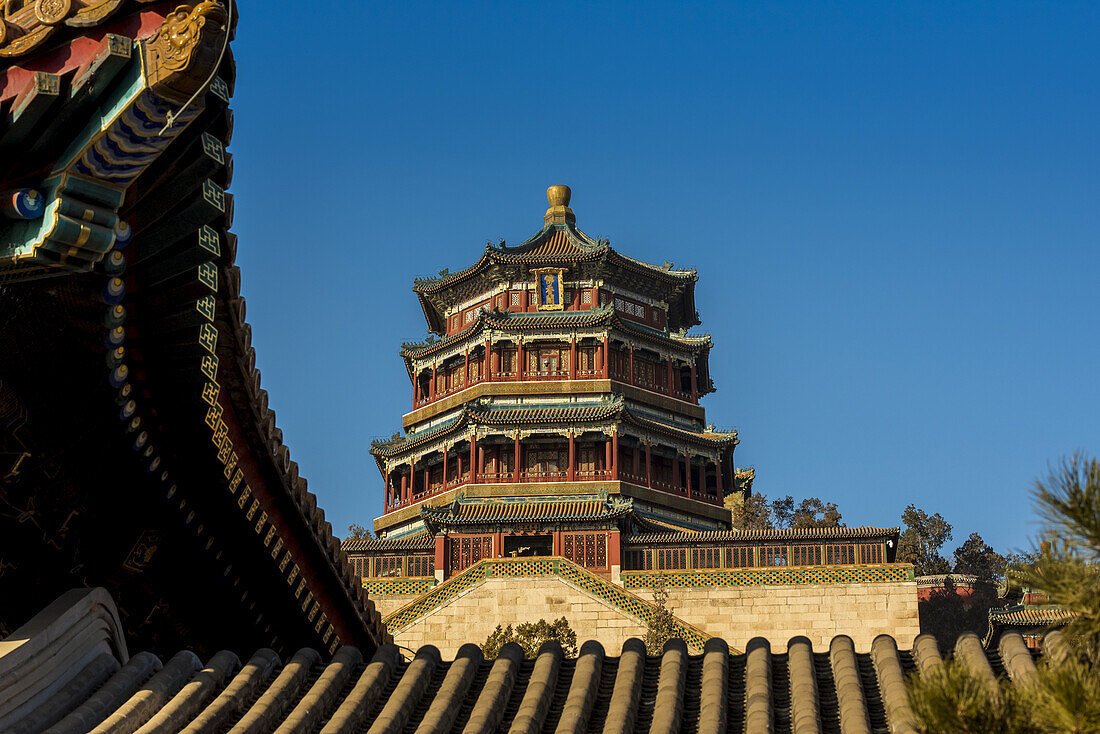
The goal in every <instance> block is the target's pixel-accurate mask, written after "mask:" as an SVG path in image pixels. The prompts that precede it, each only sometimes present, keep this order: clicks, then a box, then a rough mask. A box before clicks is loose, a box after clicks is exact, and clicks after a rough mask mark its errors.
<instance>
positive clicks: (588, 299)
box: [581, 290, 592, 303]
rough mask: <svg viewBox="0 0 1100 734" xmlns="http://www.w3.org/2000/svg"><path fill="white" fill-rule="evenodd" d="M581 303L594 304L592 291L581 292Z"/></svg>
mask: <svg viewBox="0 0 1100 734" xmlns="http://www.w3.org/2000/svg"><path fill="white" fill-rule="evenodd" d="M581 303H592V291H589V290H584V291H581Z"/></svg>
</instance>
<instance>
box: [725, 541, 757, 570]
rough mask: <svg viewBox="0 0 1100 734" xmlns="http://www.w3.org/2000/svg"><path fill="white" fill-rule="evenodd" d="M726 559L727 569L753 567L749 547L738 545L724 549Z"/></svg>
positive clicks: (753, 562) (753, 563)
mask: <svg viewBox="0 0 1100 734" xmlns="http://www.w3.org/2000/svg"><path fill="white" fill-rule="evenodd" d="M726 559H727V560H726V566H727V567H728V568H749V567H751V566H754V565H755V561H753V557H752V548H751V547H750V546H745V545H740V546H734V547H733V548H726Z"/></svg>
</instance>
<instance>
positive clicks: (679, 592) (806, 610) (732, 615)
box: [635, 581, 920, 652]
mask: <svg viewBox="0 0 1100 734" xmlns="http://www.w3.org/2000/svg"><path fill="white" fill-rule="evenodd" d="M635 593H636V594H638V595H639V596H641V597H643V598H646V599H648V598H651V596H650V595H649V594H647V593H646V592H645V591H644V590H642V589H637V590H635ZM668 597H669V598H668V603H669V607H670V608H671V609H672V612H673V614H675V615H676V616H677V617H679V618H680V619H682V620H684V621H685V622H687V623H688V624H693V625H695V626H696V627H698V628H700V629H702V630H703V631H704V632H706V633H707V634H709V635H711V636H714V637H721V638H723V639H724V640H726V642H728V643H729V645H730V647H735V648H737V649H739V650H744V649H745V644H746V643H747V642H748V641H749V640H751V639H752V638H753V637H757V636H759V637H766V638H767V639H768V641H769V642H771V645H772V650H773V651H776V652H781V651H783V650H786V649H787V642H788V641H789V640H790V639H791V638H792V637H795V636H797V635H805V636H806V637H808V638H810V640H811V641H812V642H813V644H814V649H815V650H818V651H824V650H826V649H827V648H828V646H829V641H830V640H832V639H833V637H835V636H836V635H848V636H850V637H851V638H852V641H853V642H854V643H855V646H856V650H857V651H858V652H867V651H869V650H870V649H871V641H872V640H874V639H875V637H876V636H878V635H881V634H887V635H891V636H892V637H893V638H894V639H895V640H897V643H898V647H900V648H901V649H908V648H910V647H912V645H913V640H914V639H915V638H916V636H917V635H918V634H920V624H919V621H918V619H917V584H916V582H915V581H895V582H883V583H869V584H806V585H797V586H796V585H790V586H709V587H708V586H704V587H688V588H672V589H669V590H668Z"/></svg>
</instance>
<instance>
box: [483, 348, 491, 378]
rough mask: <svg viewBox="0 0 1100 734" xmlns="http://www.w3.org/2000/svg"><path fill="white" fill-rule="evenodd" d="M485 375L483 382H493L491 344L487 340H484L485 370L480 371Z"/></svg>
mask: <svg viewBox="0 0 1100 734" xmlns="http://www.w3.org/2000/svg"><path fill="white" fill-rule="evenodd" d="M482 371H483V372H484V373H485V381H486V382H492V381H493V343H492V341H490V340H489V339H486V340H485V368H484V369H483V370H482Z"/></svg>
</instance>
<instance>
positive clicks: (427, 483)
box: [424, 459, 432, 494]
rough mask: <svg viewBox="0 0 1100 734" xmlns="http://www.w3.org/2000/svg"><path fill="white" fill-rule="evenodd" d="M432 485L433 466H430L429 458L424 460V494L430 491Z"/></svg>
mask: <svg viewBox="0 0 1100 734" xmlns="http://www.w3.org/2000/svg"><path fill="white" fill-rule="evenodd" d="M431 486H432V468H431V467H430V466H428V460H427V459H425V460H424V494H427V493H428V490H429V489H431Z"/></svg>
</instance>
